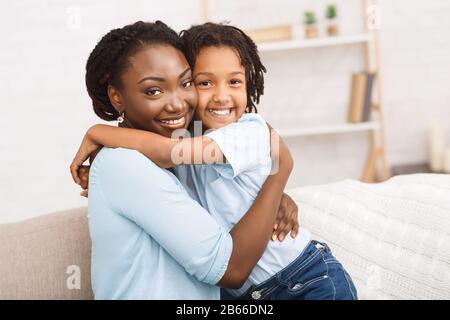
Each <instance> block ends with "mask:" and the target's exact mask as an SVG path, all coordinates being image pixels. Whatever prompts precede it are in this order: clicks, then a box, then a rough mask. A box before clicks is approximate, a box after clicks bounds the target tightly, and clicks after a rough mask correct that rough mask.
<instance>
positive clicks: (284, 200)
mask: <svg viewBox="0 0 450 320" xmlns="http://www.w3.org/2000/svg"><path fill="white" fill-rule="evenodd" d="M299 227H300V225H299V223H298V207H297V204H296V203H295V202H294V200H292V198H291V197H290V196H288V195H287V194H285V193H283V196H282V197H281V202H280V208H279V209H278V215H277V219H276V221H275V226H274V227H273V230H274V231H273V234H272V240H273V241H275V240H277V239H278V240H279V241H283V240H284V238H285V237H286V234H288V233H289V232H290V233H291V237H292V238H295V237H296V236H297V234H298V229H299Z"/></svg>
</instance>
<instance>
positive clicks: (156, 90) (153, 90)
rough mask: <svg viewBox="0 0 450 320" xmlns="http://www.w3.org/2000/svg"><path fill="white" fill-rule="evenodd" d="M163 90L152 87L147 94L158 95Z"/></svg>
mask: <svg viewBox="0 0 450 320" xmlns="http://www.w3.org/2000/svg"><path fill="white" fill-rule="evenodd" d="M161 92H162V91H161V90H159V89H150V90H147V92H146V94H147V95H148V96H157V95H159V94H161Z"/></svg>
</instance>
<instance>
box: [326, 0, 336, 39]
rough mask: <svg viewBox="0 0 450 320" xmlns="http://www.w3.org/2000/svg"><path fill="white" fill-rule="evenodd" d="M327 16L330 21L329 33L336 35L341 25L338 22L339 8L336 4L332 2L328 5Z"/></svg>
mask: <svg viewBox="0 0 450 320" xmlns="http://www.w3.org/2000/svg"><path fill="white" fill-rule="evenodd" d="M326 18H327V21H328V25H327V33H328V35H329V36H335V35H337V34H338V33H339V27H338V23H337V9H336V6H335V5H333V4H330V5H328V6H327V12H326Z"/></svg>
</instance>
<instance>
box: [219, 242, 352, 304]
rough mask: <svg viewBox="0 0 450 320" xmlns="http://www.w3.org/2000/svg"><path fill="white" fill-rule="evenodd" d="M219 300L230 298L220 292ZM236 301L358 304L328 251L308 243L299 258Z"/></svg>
mask: <svg viewBox="0 0 450 320" xmlns="http://www.w3.org/2000/svg"><path fill="white" fill-rule="evenodd" d="M222 298H223V299H227V298H231V296H230V295H229V294H227V293H226V292H225V290H222ZM237 299H242V300H247V299H255V300H357V299H358V297H357V293H356V288H355V285H354V284H353V281H352V279H351V278H350V276H349V274H348V273H347V271H345V269H344V267H343V266H342V264H341V263H340V262H339V261H337V260H336V258H335V257H334V256H333V254H332V253H331V250H330V248H329V247H328V246H327V245H326V244H325V243H321V242H318V241H314V240H313V241H311V242H310V243H309V244H308V246H307V247H306V248H305V250H304V251H303V252H302V254H301V255H300V256H299V257H298V258H297V259H295V260H294V261H293V262H292V263H291V264H289V265H288V266H287V267H285V268H284V269H283V270H281V271H280V272H278V273H277V274H275V275H273V276H272V277H271V278H269V279H267V280H266V281H264V282H262V283H260V284H258V285H255V286H252V287H251V288H250V289H249V290H248V291H247V292H246V293H245V294H244V295H242V296H240V297H237Z"/></svg>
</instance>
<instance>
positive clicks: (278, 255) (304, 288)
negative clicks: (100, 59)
mask: <svg viewBox="0 0 450 320" xmlns="http://www.w3.org/2000/svg"><path fill="white" fill-rule="evenodd" d="M182 38H183V40H184V42H185V44H186V46H187V58H188V61H189V63H190V64H191V66H192V68H193V70H194V74H193V78H194V84H195V86H196V89H197V92H198V97H199V100H198V106H197V109H196V112H195V117H196V118H197V119H198V120H201V124H202V125H203V128H202V129H201V130H196V129H198V128H195V127H194V128H193V131H194V133H195V132H196V131H197V132H201V133H203V135H201V136H196V137H193V138H186V137H184V138H182V139H181V142H180V141H179V139H169V138H164V137H160V136H157V135H154V134H151V133H148V132H141V131H137V130H125V129H120V128H113V127H110V126H102V125H97V126H94V127H92V128H91V129H90V130H89V131H88V133H87V135H86V137H85V139H84V143H83V145H82V146H81V148H80V151H79V153H78V155H77V156H76V159H75V162H76V163H77V164H81V163H82V162H83V161H84V160H85V159H86V158H87V157H88V156H89V153H90V150H93V149H96V148H98V146H99V145H106V146H110V147H126V148H131V149H136V150H138V151H140V152H142V153H143V154H144V155H146V156H147V157H149V158H150V159H152V160H153V161H155V163H157V164H158V165H160V166H162V167H174V166H176V165H178V166H177V167H176V168H175V170H176V172H177V176H178V177H179V178H180V180H182V181H185V183H186V184H190V185H191V190H193V191H194V193H195V196H196V197H197V198H198V200H199V202H200V203H201V205H202V206H203V207H204V208H206V209H207V210H208V211H209V212H210V214H211V215H212V216H213V217H214V218H215V219H216V220H217V221H219V223H221V224H222V225H223V226H224V227H226V228H227V230H230V229H232V228H233V227H235V226H236V224H237V223H239V221H241V219H243V218H244V217H243V214H244V213H245V212H246V211H247V210H248V208H250V206H251V205H252V203H253V202H254V201H255V198H256V196H257V194H258V192H259V191H260V190H261V187H262V185H263V183H264V182H265V181H266V178H267V176H268V175H269V173H270V171H271V167H272V161H271V157H270V150H271V141H270V131H269V128H268V126H267V125H266V123H265V122H264V120H263V119H262V118H261V117H260V116H258V115H257V114H255V113H252V112H253V111H255V112H256V108H255V103H258V102H259V98H260V96H261V95H262V93H263V88H264V79H263V72H265V68H264V66H263V65H262V63H261V61H260V58H259V56H258V53H257V49H256V45H255V44H254V42H253V41H252V40H251V39H250V38H249V37H248V36H247V35H245V34H244V33H243V32H242V31H241V30H239V29H238V28H235V27H232V26H227V25H221V24H213V23H206V24H203V25H200V26H194V27H192V28H190V29H189V30H186V31H184V32H182ZM151 90H152V95H153V96H155V97H158V95H160V94H162V90H161V88H159V87H158V86H154V87H153V88H151ZM184 121H185V120H184V119H183V114H180V115H179V117H177V118H173V119H170V120H168V121H167V122H166V124H167V125H168V126H173V127H175V126H177V125H180V124H182V123H184ZM191 129H192V128H191ZM207 129H215V130H213V131H206V130H207ZM179 137H180V135H178V136H177V138H179ZM180 164H182V165H181V166H180ZM204 164H209V165H204ZM187 165H188V166H187ZM297 232H298V227H297V226H296V227H295V228H294V229H293V230H292V232H291V235H290V236H288V237H287V238H286V239H285V241H283V242H270V243H269V244H268V246H267V248H266V250H265V252H264V254H263V256H262V257H261V259H260V260H259V261H258V263H257V264H256V266H255V268H254V269H253V270H252V272H251V274H250V275H249V277H248V279H247V281H246V282H245V283H244V285H243V286H242V287H240V288H239V289H235V290H228V293H229V294H231V295H232V296H233V297H238V298H240V299H248V298H253V299H356V289H355V287H354V285H353V283H352V281H351V279H350V276H349V275H348V273H347V272H346V271H345V269H344V268H343V266H342V265H341V264H340V263H339V262H338V261H337V260H336V259H335V258H334V256H333V255H332V253H331V251H330V249H329V248H328V246H327V245H326V244H324V243H319V242H317V241H313V240H311V235H310V233H309V232H308V231H307V230H306V229H301V230H300V232H299V236H298V237H296V235H297ZM284 238H285V234H280V235H279V237H278V239H279V240H280V241H281V240H284Z"/></svg>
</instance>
